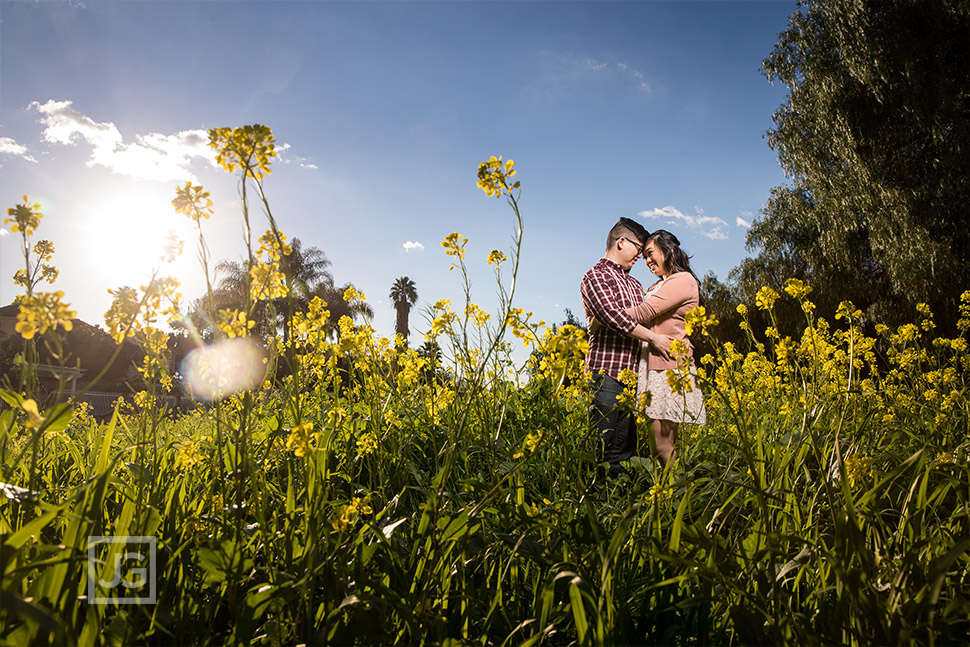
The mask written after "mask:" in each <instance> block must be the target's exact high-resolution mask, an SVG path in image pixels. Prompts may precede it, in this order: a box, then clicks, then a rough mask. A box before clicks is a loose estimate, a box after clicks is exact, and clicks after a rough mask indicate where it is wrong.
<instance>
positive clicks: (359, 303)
mask: <svg viewBox="0 0 970 647" xmlns="http://www.w3.org/2000/svg"><path fill="white" fill-rule="evenodd" d="M353 286H354V284H353V283H345V284H344V285H342V286H339V287H338V286H337V285H335V284H334V282H333V279H332V278H331V279H330V280H324V281H320V282H319V283H317V284H316V285H314V286H313V289H312V290H311V291H310V294H311V297H310V298H311V299H312V298H313V297H315V296H317V297H320V298H321V299H323V300H324V301H325V302H326V304H327V310H329V311H330V317H329V318H328V319H327V326H326V332H327V336H328V337H334V338H337V337H339V336H340V327H339V326H338V324H339V322H340V318H341V317H350V318H351V319H352V320H353V321H357V318H358V317H361V318H363V319H364V320H370V319H372V318H373V317H374V309H373V308H372V307H371V306H370V304H369V303H367V302H366V301H364V300H362V299H354V300H353V301H351V302H349V303H348V302H347V301H344V293H345V292H346V291H347V290H348V289H349V288H352V287H353Z"/></svg>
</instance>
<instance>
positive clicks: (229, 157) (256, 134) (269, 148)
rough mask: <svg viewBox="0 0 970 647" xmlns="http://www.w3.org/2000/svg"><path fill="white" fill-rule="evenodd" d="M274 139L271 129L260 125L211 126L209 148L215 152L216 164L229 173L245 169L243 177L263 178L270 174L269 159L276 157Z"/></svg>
mask: <svg viewBox="0 0 970 647" xmlns="http://www.w3.org/2000/svg"><path fill="white" fill-rule="evenodd" d="M275 140H276V138H275V137H274V136H273V132H272V130H270V128H269V127H268V126H262V125H260V124H253V125H251V126H242V127H239V128H211V129H209V147H210V148H212V149H214V150H215V151H216V163H217V164H219V165H220V166H221V167H222V168H224V169H225V170H226V171H228V172H229V173H232V172H233V171H235V170H236V169H242V171H243V177H244V178H245V177H246V176H251V177H253V178H255V179H256V180H261V179H263V176H264V175H269V174H270V173H271V171H270V168H269V166H270V160H271V159H272V158H273V157H276V146H275V144H274V141H275Z"/></svg>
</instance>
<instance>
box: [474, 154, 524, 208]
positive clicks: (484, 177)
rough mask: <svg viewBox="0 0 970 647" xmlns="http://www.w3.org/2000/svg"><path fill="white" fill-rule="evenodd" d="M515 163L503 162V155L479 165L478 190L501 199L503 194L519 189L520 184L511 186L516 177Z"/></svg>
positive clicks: (492, 157)
mask: <svg viewBox="0 0 970 647" xmlns="http://www.w3.org/2000/svg"><path fill="white" fill-rule="evenodd" d="M514 167H515V162H513V161H512V160H507V161H505V162H503V161H502V157H501V155H500V156H499V157H495V156H494V155H493V156H491V157H490V158H488V161H487V162H482V163H481V164H479V165H478V188H480V189H481V190H482V191H484V192H485V194H486V195H489V196H495V197H496V198H498V197H501V195H502V193H503V192H506V193H507V192H509V191H510V190H512V189H518V188H519V182H517V181H516V182H514V183H512V184H509V182H510V180H511V178H513V177H514V176H515V173H516V171H515V168H514Z"/></svg>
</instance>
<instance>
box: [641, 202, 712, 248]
mask: <svg viewBox="0 0 970 647" xmlns="http://www.w3.org/2000/svg"><path fill="white" fill-rule="evenodd" d="M694 211H695V213H696V215H694V216H691V215H688V214H686V213H683V212H682V211H680V210H679V209H677V208H676V207H673V206H670V205H667V206H666V207H663V208H662V209H657V208H655V209H650V210H648V211H641V212H640V213H639V215H640V217H641V218H649V219H653V220H664V222H665V223H666V224H669V225H678V224H679V225H684V226H686V227H689V228H690V229H700V230H701V231H700V232H699V233H700V234H701V235H702V236H706V237H708V238H710V239H712V240H727V234H725V233H724V230H723V229H721V227H727V223H726V222H724V221H723V220H721V219H720V218H717V217H715V216H705V215H704V209H702V208H701V207H694Z"/></svg>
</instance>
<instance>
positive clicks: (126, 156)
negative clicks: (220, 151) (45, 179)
mask: <svg viewBox="0 0 970 647" xmlns="http://www.w3.org/2000/svg"><path fill="white" fill-rule="evenodd" d="M71 103H72V102H71V101H53V100H51V101H48V102H47V103H44V104H41V103H40V102H37V101H35V102H34V103H32V104H31V107H32V108H34V109H36V110H37V112H39V113H40V114H41V115H42V116H41V119H40V123H42V124H43V125H44V133H43V136H44V139H45V140H46V141H48V142H50V143H52V144H76V143H78V142H79V141H83V142H85V143H87V144H89V145H90V146H91V147H92V151H91V158H90V159H89V160H88V163H87V164H88V166H95V165H101V166H104V167H105V168H108V169H110V170H111V171H113V172H114V173H118V174H119V175H129V176H132V177H136V178H140V179H145V180H156V181H159V182H171V181H183V180H191V181H196V179H195V176H194V175H193V174H192V172H191V171H189V169H188V167H189V165H190V164H191V163H192V162H193V161H194V160H195V159H199V158H201V159H203V160H206V161H207V162H209V163H210V164H215V152H214V151H213V150H212V149H211V148H209V135H208V133H207V132H206V131H205V130H183V131H180V132H178V133H175V134H174V135H164V134H161V133H148V134H147V135H136V136H135V141H134V142H133V143H125V141H124V138H123V137H122V136H121V133H120V132H119V131H118V128H117V127H116V126H115V125H114V124H113V123H110V122H96V121H94V120H93V119H91V118H90V117H88V116H87V115H84V114H82V113H80V112H78V111H77V110H75V109H74V108H72V107H71Z"/></svg>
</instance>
